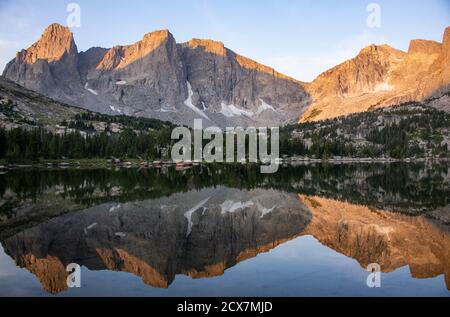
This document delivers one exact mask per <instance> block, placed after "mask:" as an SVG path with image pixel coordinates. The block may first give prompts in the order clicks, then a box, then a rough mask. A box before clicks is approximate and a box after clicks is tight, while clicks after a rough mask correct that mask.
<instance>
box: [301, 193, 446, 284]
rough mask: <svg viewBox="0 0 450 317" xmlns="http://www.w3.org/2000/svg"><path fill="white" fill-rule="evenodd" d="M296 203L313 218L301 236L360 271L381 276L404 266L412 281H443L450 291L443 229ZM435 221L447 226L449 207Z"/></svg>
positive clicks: (332, 205) (315, 201)
mask: <svg viewBox="0 0 450 317" xmlns="http://www.w3.org/2000/svg"><path fill="white" fill-rule="evenodd" d="M299 199H300V201H301V202H302V204H304V205H305V206H306V207H307V208H308V209H309V210H310V211H311V213H312V215H313V218H312V221H311V223H310V224H309V225H308V227H307V228H306V230H305V232H304V233H305V234H311V235H313V236H314V237H315V238H316V239H318V240H319V241H320V242H321V243H323V244H324V245H326V246H328V247H330V248H332V249H334V250H336V251H338V252H340V253H342V254H345V255H346V256H349V257H352V258H354V259H356V260H357V261H358V262H359V263H360V264H361V266H363V267H364V268H366V267H367V266H368V265H369V264H371V263H378V264H379V265H380V266H381V269H382V271H383V272H392V271H395V270H396V269H399V268H401V267H403V266H409V269H410V271H411V274H412V276H413V277H414V278H431V277H436V276H439V275H444V276H445V281H446V284H447V288H448V289H450V230H449V229H450V228H449V227H448V225H443V224H442V222H437V221H433V220H430V219H427V218H424V217H420V216H419V217H411V216H406V215H402V214H398V213H392V212H389V211H384V210H377V209H371V208H368V207H366V206H362V205H355V204H350V203H346V202H340V201H336V200H331V199H326V198H321V197H317V196H304V195H300V196H299ZM435 216H436V218H441V219H447V221H448V219H449V216H450V206H447V207H446V208H440V209H439V210H437V211H436V212H435ZM444 223H445V222H444ZM447 223H448V222H447Z"/></svg>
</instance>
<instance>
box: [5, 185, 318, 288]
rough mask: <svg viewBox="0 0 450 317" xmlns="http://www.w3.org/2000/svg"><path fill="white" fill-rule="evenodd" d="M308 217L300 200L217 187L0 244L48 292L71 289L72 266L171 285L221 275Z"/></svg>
mask: <svg viewBox="0 0 450 317" xmlns="http://www.w3.org/2000/svg"><path fill="white" fill-rule="evenodd" d="M310 220H311V217H310V213H309V211H308V210H306V209H305V208H304V207H303V206H302V205H301V204H300V203H299V201H298V199H297V198H296V196H295V195H291V194H283V193H279V192H275V191H268V190H255V191H251V192H247V191H238V190H232V189H227V188H218V189H206V190H202V191H200V192H187V193H184V194H175V195H173V196H171V197H170V198H162V199H157V200H150V201H142V202H133V203H126V204H120V205H112V204H105V205H100V206H97V207H94V208H90V209H87V210H85V211H81V212H77V213H74V214H69V215H65V216H61V217H57V218H53V219H51V220H49V221H48V222H46V223H43V224H41V225H38V226H36V227H34V228H30V229H26V230H24V231H22V232H20V233H18V234H15V235H14V236H11V237H9V238H7V239H5V240H4V241H3V242H2V245H3V246H4V248H5V251H6V252H7V253H8V254H9V255H10V256H11V257H12V258H13V259H14V260H15V261H16V263H17V264H18V265H19V266H21V267H25V268H27V269H28V270H29V271H30V272H32V273H33V274H35V275H36V276H37V277H38V278H39V280H40V282H41V283H42V285H43V288H44V289H45V290H46V291H48V292H50V293H58V292H60V291H63V290H65V289H66V288H67V286H66V277H67V275H66V273H65V267H66V265H67V264H69V263H73V262H75V263H78V264H80V265H83V266H86V267H87V268H89V269H91V270H103V269H108V270H114V271H124V272H130V273H133V274H135V275H137V276H140V277H141V278H142V280H143V282H144V283H146V284H149V285H151V286H154V287H161V288H166V287H168V286H169V285H170V284H171V282H172V281H173V280H174V278H175V275H176V274H186V275H189V276H191V277H193V278H204V277H212V276H217V275H222V274H223V273H224V271H225V270H226V269H227V268H229V267H231V266H234V265H235V264H236V263H238V262H240V261H242V260H245V259H248V258H251V257H254V256H256V255H257V254H258V253H261V252H266V251H269V250H271V249H273V248H274V247H276V246H277V245H279V244H280V243H283V242H284V241H287V240H289V239H292V238H293V237H295V236H297V235H298V234H300V233H301V232H302V231H303V230H304V228H305V227H306V226H307V224H308V223H309V222H310Z"/></svg>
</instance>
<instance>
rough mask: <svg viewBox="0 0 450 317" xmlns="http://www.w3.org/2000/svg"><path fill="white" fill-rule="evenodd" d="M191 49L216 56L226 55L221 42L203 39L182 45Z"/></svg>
mask: <svg viewBox="0 0 450 317" xmlns="http://www.w3.org/2000/svg"><path fill="white" fill-rule="evenodd" d="M184 46H187V47H189V48H191V49H197V48H199V47H200V48H202V49H204V50H205V51H206V52H207V53H211V54H216V55H220V56H225V55H226V48H225V45H224V44H223V43H222V42H219V41H213V40H204V39H192V40H190V41H188V42H186V43H185V44H184Z"/></svg>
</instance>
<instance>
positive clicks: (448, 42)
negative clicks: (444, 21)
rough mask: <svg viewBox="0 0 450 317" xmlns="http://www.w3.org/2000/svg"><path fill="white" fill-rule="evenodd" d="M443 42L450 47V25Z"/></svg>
mask: <svg viewBox="0 0 450 317" xmlns="http://www.w3.org/2000/svg"><path fill="white" fill-rule="evenodd" d="M442 43H443V44H444V47H446V48H447V49H448V48H449V47H450V26H449V27H447V28H446V29H445V31H444V39H443V40H442Z"/></svg>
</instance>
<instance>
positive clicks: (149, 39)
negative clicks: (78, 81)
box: [97, 30, 175, 70]
mask: <svg viewBox="0 0 450 317" xmlns="http://www.w3.org/2000/svg"><path fill="white" fill-rule="evenodd" d="M167 42H170V43H171V44H173V45H175V39H174V37H173V36H172V34H171V33H170V32H169V30H158V31H155V32H151V33H147V34H145V35H144V37H143V38H142V40H140V41H138V42H136V43H134V44H131V45H125V46H124V45H119V46H115V47H113V48H111V49H110V50H108V52H107V53H106V54H105V56H104V58H103V60H102V61H101V62H100V63H99V64H98V66H97V70H112V69H121V68H125V67H126V66H128V65H130V64H132V63H133V62H136V61H138V60H140V59H142V58H144V57H145V56H147V55H149V54H150V53H152V52H153V51H154V50H156V49H157V48H158V47H160V46H162V45H163V44H164V43H167Z"/></svg>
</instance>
